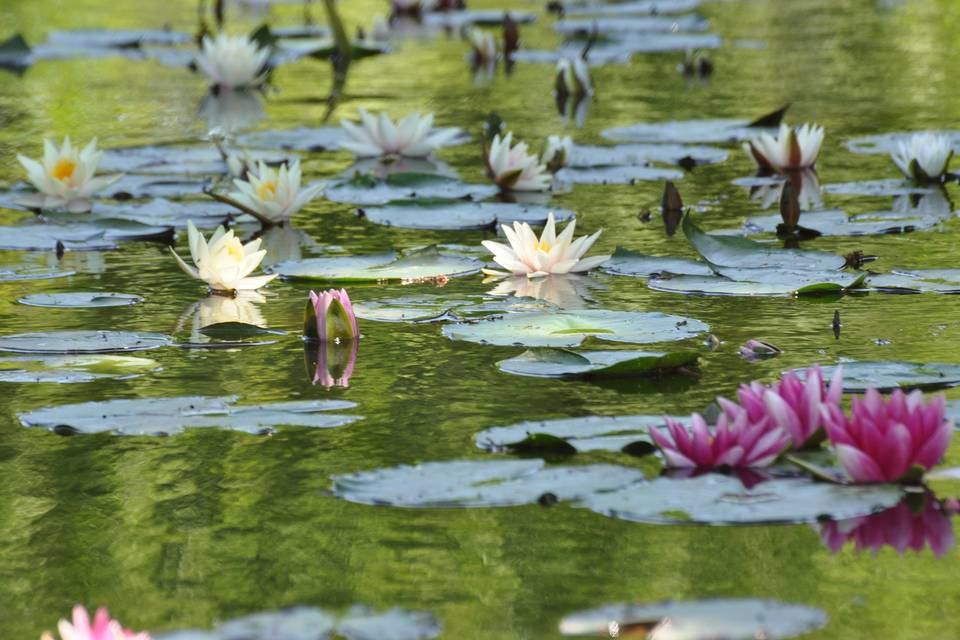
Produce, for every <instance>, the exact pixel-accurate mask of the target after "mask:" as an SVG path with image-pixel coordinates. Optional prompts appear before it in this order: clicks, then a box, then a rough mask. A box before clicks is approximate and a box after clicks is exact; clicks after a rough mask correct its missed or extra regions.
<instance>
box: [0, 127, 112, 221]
mask: <svg viewBox="0 0 960 640" xmlns="http://www.w3.org/2000/svg"><path fill="white" fill-rule="evenodd" d="M102 156H103V152H102V151H98V150H97V139H96V138H94V139H93V140H91V141H90V143H89V144H87V146H86V147H84V148H83V150H82V151H81V150H80V149H78V148H77V147H74V146H73V145H72V144H71V143H70V137H69V136H68V137H67V138H65V139H64V141H63V146H61V147H59V148H58V147H57V145H56V143H55V142H54V141H53V140H50V139H45V140H44V141H43V160H42V161H40V162H38V161H36V160H33V159H31V158H28V157H26V156H24V155H18V156H17V160H18V161H19V162H20V164H21V165H23V168H24V169H26V170H27V180H29V181H30V184H32V185H33V186H34V187H35V188H36V189H37V191H38V192H39V193H37V194H36V195H33V196H28V197H26V198H23V199H22V200H20V203H21V204H24V205H25V206H29V207H39V208H42V209H48V208H59V207H63V208H65V209H67V211H70V212H72V213H83V212H85V211H89V210H90V208H91V206H92V204H93V203H92V202H91V201H90V198H91V197H92V196H93V194H95V193H97V192H98V191H102V190H103V189H105V188H107V187H109V186H110V185H111V184H113V183H114V182H116V181H117V180H119V179H120V178H121V177H122V176H121V175H110V176H100V177H94V174H96V172H97V166H98V165H99V164H100V158H101V157H102Z"/></svg>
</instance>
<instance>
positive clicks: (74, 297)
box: [17, 291, 143, 309]
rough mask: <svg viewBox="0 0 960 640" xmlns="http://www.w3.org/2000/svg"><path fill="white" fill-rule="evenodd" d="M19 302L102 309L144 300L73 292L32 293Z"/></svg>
mask: <svg viewBox="0 0 960 640" xmlns="http://www.w3.org/2000/svg"><path fill="white" fill-rule="evenodd" d="M17 302H19V303H20V304H25V305H27V306H29V307H50V308H54V309H59V308H64V309H95V308H100V307H129V306H131V305H135V304H139V303H141V302H143V298H141V297H140V296H134V295H130V294H127V293H109V292H105V291H102V292H101V291H97V292H89V293H87V292H79V291H71V292H67V293H32V294H30V295H26V296H23V297H22V298H20V299H18V300H17Z"/></svg>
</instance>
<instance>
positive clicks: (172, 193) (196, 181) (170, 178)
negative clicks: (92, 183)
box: [104, 173, 210, 200]
mask: <svg viewBox="0 0 960 640" xmlns="http://www.w3.org/2000/svg"><path fill="white" fill-rule="evenodd" d="M209 184H210V181H209V180H208V179H206V178H199V177H193V176H186V175H182V174H180V175H177V174H142V175H141V174H136V173H128V174H126V175H125V176H123V177H122V178H120V179H119V180H117V181H116V182H114V183H113V184H112V185H111V186H110V188H109V189H108V190H107V191H105V192H104V193H105V195H107V196H109V197H111V198H115V199H117V200H130V199H139V198H180V197H183V196H191V195H201V194H202V193H203V190H204V189H205V188H207V186H209Z"/></svg>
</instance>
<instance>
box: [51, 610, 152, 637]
mask: <svg viewBox="0 0 960 640" xmlns="http://www.w3.org/2000/svg"><path fill="white" fill-rule="evenodd" d="M57 629H58V630H59V631H60V638H61V640H151V638H150V634H149V633H147V632H145V631H144V632H140V633H135V632H133V631H130V630H129V629H124V628H123V627H122V626H121V625H120V623H119V622H117V621H116V620H113V619H112V618H110V614H109V612H108V611H107V610H106V608H103V607H101V608H100V609H97V613H96V614H95V615H94V618H93V623H92V624H91V622H90V615H89V614H88V613H87V610H86V609H85V608H84V607H83V606H81V605H79V604H78V605H77V606H75V607H74V608H73V622H72V624H71V623H70V622H67V621H66V620H60V623H59V625H57ZM40 640H54V638H53V636H52V635H51V634H50V633H49V632H48V633H44V634H43V636H41V638H40Z"/></svg>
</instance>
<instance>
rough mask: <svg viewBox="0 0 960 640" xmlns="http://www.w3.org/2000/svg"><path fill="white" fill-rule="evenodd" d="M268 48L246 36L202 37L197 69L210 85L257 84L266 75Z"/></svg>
mask: <svg viewBox="0 0 960 640" xmlns="http://www.w3.org/2000/svg"><path fill="white" fill-rule="evenodd" d="M269 58H270V50H269V49H265V48H260V46H259V45H258V44H257V43H256V42H255V41H253V40H251V39H250V38H249V37H248V36H228V35H226V34H225V33H221V34H218V35H217V36H216V37H215V38H211V37H210V36H204V38H203V44H202V51H201V52H200V54H199V55H197V58H196V64H197V68H198V69H199V70H200V71H202V72H203V74H204V75H205V76H207V79H208V80H209V81H210V85H211V86H213V87H215V88H217V89H245V88H249V87H258V86H260V85H262V84H263V81H264V80H266V77H267V61H268V60H269Z"/></svg>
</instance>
